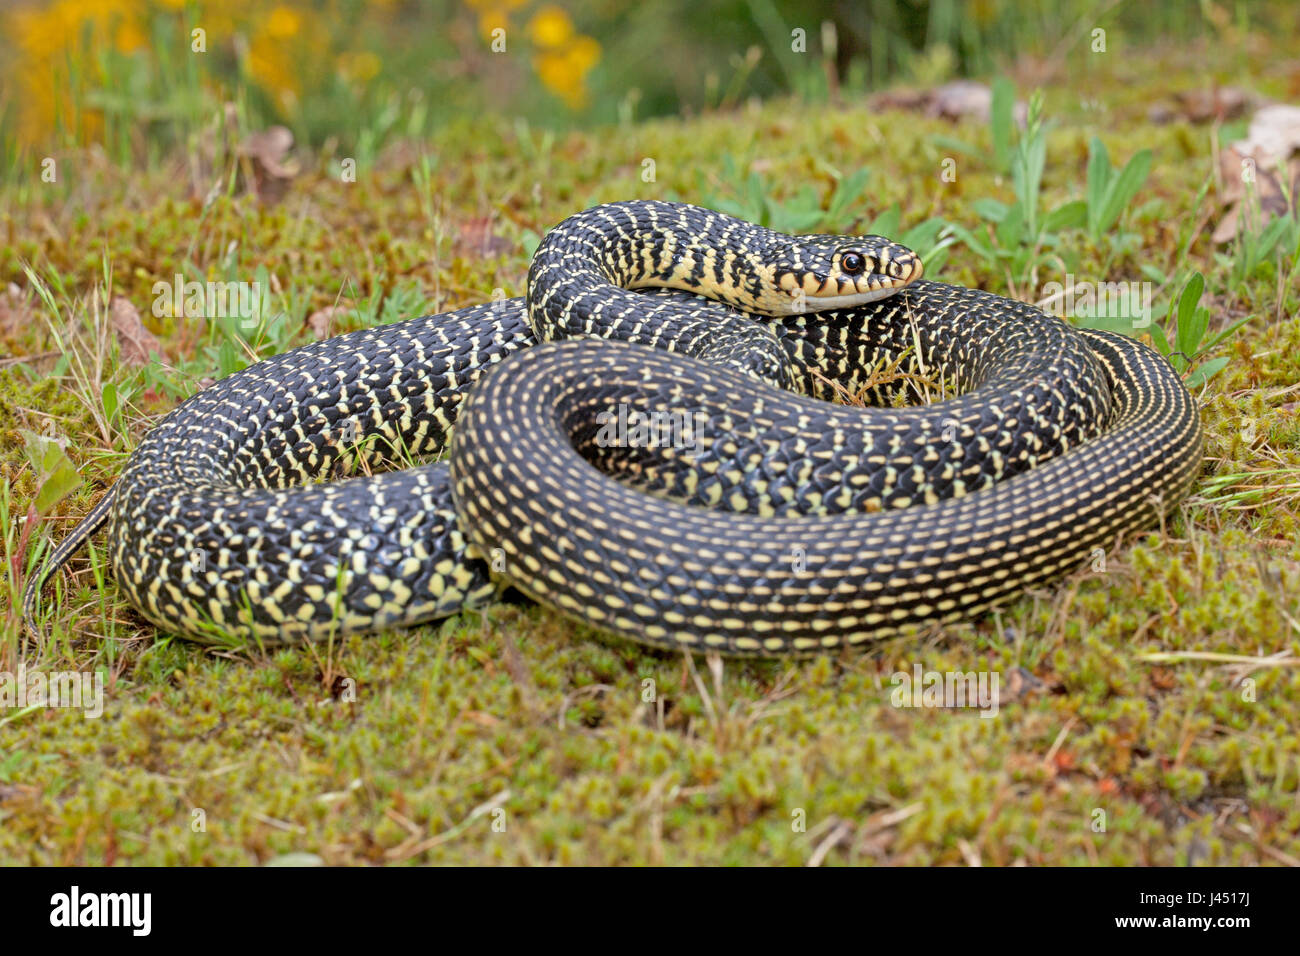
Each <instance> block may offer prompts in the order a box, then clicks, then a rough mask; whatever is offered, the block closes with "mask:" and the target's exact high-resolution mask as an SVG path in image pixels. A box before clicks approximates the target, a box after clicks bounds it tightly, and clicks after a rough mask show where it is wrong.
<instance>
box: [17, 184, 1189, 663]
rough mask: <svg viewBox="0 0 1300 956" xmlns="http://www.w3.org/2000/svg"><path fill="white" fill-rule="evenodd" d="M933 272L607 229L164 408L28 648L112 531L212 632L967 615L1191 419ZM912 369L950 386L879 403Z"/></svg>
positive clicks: (794, 246)
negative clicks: (428, 311)
mask: <svg viewBox="0 0 1300 956" xmlns="http://www.w3.org/2000/svg"><path fill="white" fill-rule="evenodd" d="M920 274H921V263H920V261H919V259H918V258H917V257H916V256H915V254H914V253H912V252H911V251H910V250H908V249H906V248H904V247H902V246H899V245H897V244H895V243H892V242H890V241H889V240H887V239H883V238H881V237H877V236H862V237H837V236H824V235H806V236H787V235H783V234H780V233H776V232H772V231H770V230H767V229H764V228H762V227H759V226H756V225H753V224H750V223H747V222H744V221H742V220H739V219H735V218H733V217H730V216H726V215H723V214H721V213H717V212H713V211H710V210H706V209H702V208H699V207H696V206H690V205H686V204H681V203H665V202H654V201H633V202H624V203H611V204H607V205H603V206H596V207H593V208H591V209H588V210H586V211H584V212H581V213H578V214H576V215H574V216H572V217H570V218H569V219H567V220H565V221H564V222H563V223H561V224H560V225H559V226H557V227H556V228H555V229H553V230H552V231H551V232H549V233H548V234H547V235H546V237H545V238H544V239H543V241H542V243H541V244H540V246H539V248H538V250H537V252H536V254H535V255H534V258H533V262H532V265H531V268H530V271H529V277H528V296H527V297H526V298H522V299H511V300H507V301H502V302H494V303H489V304H485V305H480V306H474V307H470V308H465V309H460V310H458V311H455V312H450V313H445V314H441V315H432V316H424V317H421V318H417V319H411V320H407V321H405V322H400V323H396V324H393V325H388V326H382V327H378V328H372V329H366V330H362V331H358V332H352V333H348V334H345V335H341V336H338V337H335V338H333V339H328V340H325V341H322V342H318V343H314V344H312V345H308V346H304V347H302V348H298V349H295V350H292V351H290V352H286V353H284V354H282V355H278V356H275V357H273V358H271V359H268V360H266V361H263V362H259V363H257V364H255V365H252V366H250V367H249V368H247V369H244V370H243V371H240V372H237V373H235V374H233V375H231V376H228V377H227V378H225V379H223V380H221V381H219V382H217V383H215V384H214V385H212V386H210V387H208V388H206V389H204V390H203V391H200V392H199V393H197V394H196V395H194V396H193V397H192V398H190V399H189V400H188V401H186V402H185V403H183V404H182V405H181V406H180V407H178V408H177V409H176V410H175V411H174V412H172V413H171V414H170V415H168V416H167V417H166V418H165V419H163V420H162V421H161V422H160V423H159V424H158V425H157V426H156V427H155V428H153V429H152V430H151V431H150V432H149V433H148V434H147V435H146V436H145V438H144V439H143V441H142V442H141V443H140V445H139V447H138V448H137V449H136V451H135V453H134V454H133V455H132V457H131V459H130V461H129V462H128V464H127V467H126V469H125V470H124V472H123V474H122V476H121V478H120V480H119V481H118V483H117V484H116V485H115V486H114V488H113V489H112V490H111V491H110V493H109V494H107V495H106V496H105V497H104V498H103V499H102V500H101V501H100V502H99V504H98V505H96V507H95V508H94V509H93V510H92V511H91V513H90V514H89V515H87V516H86V518H85V519H83V521H82V522H81V524H80V525H79V526H78V527H77V528H76V529H75V530H74V531H73V533H72V534H71V535H70V536H69V537H68V538H67V539H66V540H65V541H64V542H62V543H61V544H60V545H59V546H58V547H57V548H56V549H55V550H54V551H53V553H52V554H51V555H50V557H49V559H48V560H47V561H46V563H45V565H44V567H43V568H42V569H41V571H40V572H39V573H38V574H36V575H33V576H32V578H31V579H30V580H29V582H28V587H27V590H26V593H25V595H24V608H25V611H26V613H27V616H28V621H29V624H32V626H35V625H34V622H33V620H32V615H33V613H34V610H35V605H36V599H37V597H38V595H39V592H40V588H41V586H42V584H43V582H44V581H45V580H46V579H47V578H48V576H49V575H50V574H51V573H52V572H53V571H55V570H57V568H58V567H60V566H61V565H62V564H64V563H65V562H66V561H67V560H68V558H69V557H70V556H71V555H72V554H73V553H74V552H75V551H76V550H77V549H78V548H79V547H80V545H81V544H82V543H84V541H85V540H86V539H87V538H88V537H89V536H90V535H91V534H93V533H94V532H95V531H96V530H97V529H98V528H99V527H100V526H101V525H102V524H103V523H104V522H106V521H107V522H108V524H109V554H110V557H111V560H112V563H113V566H114V569H115V575H116V578H117V581H118V583H119V586H120V587H121V589H122V590H123V592H124V593H125V595H126V596H127V598H128V599H129V601H130V602H131V604H132V605H134V606H135V607H136V608H137V609H138V610H139V611H140V612H141V613H142V614H143V615H144V616H145V617H146V618H148V619H149V620H150V621H152V622H153V623H154V624H156V625H157V626H158V627H159V628H161V629H163V630H165V631H169V632H179V633H181V634H184V635H186V636H188V637H191V638H194V639H197V640H201V641H209V642H230V641H235V642H242V641H247V640H250V639H252V640H256V641H260V642H262V643H267V644H272V643H281V642H290V641H296V640H302V639H310V638H315V637H319V636H322V635H326V634H329V633H335V632H337V633H348V632H358V631H369V630H376V629H382V628H387V627H398V626H409V625H413V624H416V623H420V622H423V621H428V620H432V619H435V618H438V617H441V616H445V615H449V614H452V613H455V612H457V611H459V610H462V609H465V608H470V607H476V606H481V605H483V604H485V603H487V602H489V601H491V600H492V599H493V597H494V596H495V595H496V594H497V593H498V591H499V589H500V587H501V586H502V584H504V583H507V582H508V583H510V584H513V585H514V586H515V587H517V588H519V589H520V590H522V591H523V592H525V593H527V594H528V595H530V596H532V597H534V598H536V599H538V600H540V601H542V602H543V603H546V604H548V605H550V606H551V607H553V608H555V609H557V610H559V611H561V612H563V613H565V614H567V615H569V616H571V617H574V618H578V619H582V620H585V621H587V622H590V623H592V624H594V625H596V626H597V627H599V628H601V629H603V630H606V631H611V632H614V633H617V634H620V635H623V636H626V637H629V638H632V639H634V640H637V641H640V642H643V643H647V644H652V645H658V646H664V647H675V648H694V649H700V650H706V649H715V650H719V651H722V652H724V653H731V654H781V653H809V652H815V651H819V650H824V649H827V648H834V647H838V646H843V645H857V644H861V643H863V642H866V641H869V640H873V639H876V638H880V637H885V636H889V635H891V634H895V633H898V632H900V631H901V630H902V629H904V628H907V627H909V626H912V625H921V624H927V623H934V622H945V621H954V620H959V619H963V618H968V617H971V616H973V615H977V614H979V613H980V612H982V611H984V610H987V609H988V608H991V607H994V606H996V605H997V604H999V603H1001V602H1003V601H1006V600H1007V599H1009V598H1011V597H1013V596H1015V595H1016V594H1017V593H1019V592H1020V591H1022V590H1023V589H1024V588H1026V587H1029V586H1032V585H1034V584H1037V583H1041V582H1046V581H1050V580H1052V579H1054V578H1057V577H1059V576H1061V575H1063V574H1065V573H1067V572H1069V571H1071V570H1072V569H1074V568H1077V567H1078V566H1079V565H1080V564H1082V563H1083V562H1084V561H1086V560H1087V559H1088V558H1089V557H1090V556H1091V555H1092V554H1093V553H1094V551H1095V549H1097V548H1103V549H1104V548H1106V547H1109V546H1110V545H1111V544H1112V543H1113V542H1114V541H1115V540H1116V538H1117V537H1118V536H1120V535H1122V534H1123V533H1125V532H1128V531H1133V530H1138V529H1141V528H1143V527H1147V526H1149V525H1150V524H1152V523H1153V522H1155V521H1157V520H1158V519H1159V516H1160V515H1161V514H1163V513H1164V512H1165V511H1166V510H1168V509H1169V508H1170V507H1172V506H1173V505H1174V504H1175V503H1176V502H1178V501H1179V500H1181V498H1182V497H1184V496H1185V495H1186V494H1187V493H1188V491H1189V489H1190V487H1191V484H1192V482H1193V480H1194V478H1195V474H1196V472H1197V470H1198V468H1199V464H1200V459H1201V448H1202V437H1201V426H1200V418H1199V412H1198V409H1197V406H1196V403H1195V401H1194V400H1193V399H1192V397H1191V396H1190V395H1189V394H1188V392H1187V390H1186V389H1185V388H1184V387H1183V384H1182V382H1181V380H1180V379H1179V377H1178V375H1177V374H1176V373H1175V372H1174V370H1173V369H1172V368H1171V367H1170V365H1169V364H1168V363H1167V362H1166V361H1165V360H1164V359H1163V358H1162V357H1161V356H1160V355H1159V354H1158V353H1156V352H1154V351H1153V350H1151V349H1149V348H1147V347H1146V346H1144V345H1142V344H1140V343H1138V342H1136V341H1134V340H1132V339H1128V338H1125V337H1123V336H1119V335H1115V334H1112V333H1106V332H1100V331H1091V330H1079V329H1074V328H1072V327H1070V326H1068V325H1066V324H1065V323H1064V322H1062V321H1061V320H1059V319H1057V318H1055V317H1052V316H1048V315H1046V314H1044V313H1042V312H1041V311H1039V310H1037V309H1034V308H1032V307H1030V306H1027V305H1024V304H1022V303H1018V302H1014V301H1012V300H1008V299H1004V298H1001V297H998V296H995V295H991V294H988V293H983V292H979V291H975V290H970V289H965V288H961V287H957V286H951V285H945V284H942V283H938V282H931V281H924V280H921V279H920V278H919V276H920ZM883 367H889V368H892V369H894V370H895V374H894V375H893V376H890V375H881V374H880V370H881V369H882V368H883ZM489 370H490V374H488V373H489ZM908 376H913V377H914V376H923V377H925V378H926V379H927V380H928V381H930V382H934V383H938V384H939V385H941V386H942V387H943V389H944V390H945V391H946V392H947V393H952V397H947V398H944V399H943V400H941V401H937V402H934V403H931V404H924V405H918V406H911V407H898V399H899V396H900V394H901V391H902V388H903V386H902V385H900V382H905V381H906V380H907V378H908ZM841 389H847V390H849V391H855V392H856V391H863V392H864V393H865V394H866V395H867V396H868V397H870V398H871V399H872V400H873V405H872V406H871V407H856V406H849V405H843V404H833V403H831V402H828V401H826V399H828V398H831V397H833V396H834V394H835V393H836V391H838V390H841ZM453 426H455V427H454V429H453ZM448 450H449V451H450V454H449V455H448V456H447V457H448V458H449V461H441V460H439V461H432V462H428V463H424V464H417V465H413V466H412V461H413V460H414V459H422V458H427V457H431V456H434V455H440V454H443V453H446V452H448ZM404 465H405V466H408V467H402V466H404ZM395 466H396V467H397V470H381V471H379V473H373V474H371V473H369V472H370V471H373V470H375V469H392V468H394V467H395ZM358 467H360V468H362V469H363V470H365V471H367V472H368V473H367V474H365V475H361V476H356V477H342V476H343V475H346V474H352V473H355V471H356V470H357V468H358Z"/></svg>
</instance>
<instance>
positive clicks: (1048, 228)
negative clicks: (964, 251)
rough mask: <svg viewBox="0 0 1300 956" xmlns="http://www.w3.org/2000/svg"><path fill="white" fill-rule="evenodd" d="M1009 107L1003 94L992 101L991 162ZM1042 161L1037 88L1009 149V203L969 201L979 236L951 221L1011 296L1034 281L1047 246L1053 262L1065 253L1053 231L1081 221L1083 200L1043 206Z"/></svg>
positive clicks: (1044, 141)
mask: <svg viewBox="0 0 1300 956" xmlns="http://www.w3.org/2000/svg"><path fill="white" fill-rule="evenodd" d="M1011 111H1012V104H1011V103H1010V102H1007V101H1006V100H1005V98H1003V99H998V100H996V101H995V103H994V116H993V120H992V122H993V126H994V130H995V136H994V142H995V151H994V157H993V161H994V162H998V161H999V157H998V156H997V148H996V146H997V144H998V143H1000V141H1001V137H1002V135H1004V134H1003V133H998V132H997V131H998V130H1004V131H1005V130H1007V129H1011V128H1014V124H1013V123H1012V114H1011ZM1005 135H1009V134H1005ZM1046 162H1047V133H1046V125H1045V122H1044V117H1043V97H1042V92H1041V91H1037V92H1035V93H1034V95H1033V96H1032V97H1030V101H1029V113H1028V120H1027V122H1026V125H1025V130H1024V133H1023V134H1022V135H1021V136H1020V137H1019V139H1018V140H1017V141H1016V143H1015V146H1014V148H1012V149H1011V150H1010V170H1011V178H1012V191H1013V192H1014V194H1015V197H1016V200H1015V202H1013V203H1011V204H1007V203H1003V202H1000V201H999V200H996V199H990V198H986V199H980V200H977V201H976V202H974V203H973V204H972V207H973V208H974V209H975V212H976V213H977V214H979V216H980V218H982V219H983V220H985V223H986V226H985V227H984V231H983V234H982V235H981V234H980V233H977V232H975V231H973V230H970V229H967V228H966V227H964V226H961V225H958V224H955V223H954V224H953V226H952V231H953V234H954V235H955V236H956V237H957V238H958V239H960V240H961V241H962V242H963V243H965V244H966V245H967V246H968V247H970V249H971V250H972V251H973V252H975V254H976V255H978V256H979V257H980V258H981V259H984V260H985V261H986V262H988V263H989V264H990V265H991V266H994V267H996V268H1001V269H1002V270H1003V272H1004V273H1005V274H1006V278H1007V284H1008V285H1009V286H1010V287H1011V290H1012V294H1013V295H1014V294H1016V292H1017V290H1018V289H1019V288H1023V287H1025V286H1026V285H1033V284H1034V283H1035V282H1036V278H1037V274H1038V268H1039V266H1040V265H1041V264H1042V262H1043V261H1044V259H1045V258H1047V253H1048V251H1049V250H1052V251H1053V257H1054V258H1055V259H1056V260H1058V261H1059V260H1062V259H1065V258H1067V257H1069V256H1070V252H1069V250H1068V249H1067V248H1066V247H1065V246H1064V245H1063V244H1062V242H1061V240H1060V236H1059V233H1061V232H1062V231H1064V230H1067V229H1075V228H1078V227H1080V226H1082V225H1083V224H1084V222H1085V221H1086V215H1087V210H1086V204H1085V203H1084V202H1083V201H1081V200H1070V201H1068V202H1064V203H1062V204H1061V205H1059V206H1056V207H1055V208H1053V209H1051V210H1050V211H1047V212H1044V211H1043V209H1042V202H1041V200H1042V197H1041V192H1042V182H1043V168H1044V166H1045V165H1046Z"/></svg>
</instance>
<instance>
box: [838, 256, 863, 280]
mask: <svg viewBox="0 0 1300 956" xmlns="http://www.w3.org/2000/svg"><path fill="white" fill-rule="evenodd" d="M866 268H867V260H866V259H864V258H863V257H862V254H861V253H860V252H846V253H844V255H842V256H840V270H841V271H842V272H843V273H844V274H845V275H850V276H857V275H862V273H863V271H864V270H865V269H866Z"/></svg>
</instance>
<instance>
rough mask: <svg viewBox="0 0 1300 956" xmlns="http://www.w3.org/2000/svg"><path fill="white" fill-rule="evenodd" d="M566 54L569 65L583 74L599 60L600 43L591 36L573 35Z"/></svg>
mask: <svg viewBox="0 0 1300 956" xmlns="http://www.w3.org/2000/svg"><path fill="white" fill-rule="evenodd" d="M567 55H568V57H569V63H570V65H571V66H572V67H573V68H574V69H575V70H578V71H580V72H581V73H582V74H583V75H584V76H585V75H586V74H587V73H588V72H590V70H591V68H592V67H593V66H595V65H596V64H597V63H599V62H600V44H599V43H597V42H596V40H594V39H593V38H592V37H588V36H579V37H574V38H573V43H572V44H570V46H569V50H568V54H567Z"/></svg>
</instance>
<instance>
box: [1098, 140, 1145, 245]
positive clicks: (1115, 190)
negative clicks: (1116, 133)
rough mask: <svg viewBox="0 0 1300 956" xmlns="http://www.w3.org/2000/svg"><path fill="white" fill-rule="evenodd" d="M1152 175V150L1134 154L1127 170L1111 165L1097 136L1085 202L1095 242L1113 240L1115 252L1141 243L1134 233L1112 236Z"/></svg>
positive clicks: (1108, 156) (1125, 167)
mask: <svg viewBox="0 0 1300 956" xmlns="http://www.w3.org/2000/svg"><path fill="white" fill-rule="evenodd" d="M1150 172H1151V150H1149V149H1142V150H1138V152H1136V153H1134V154H1133V155H1132V156H1131V157H1130V158H1129V161H1128V162H1127V163H1126V164H1125V165H1124V168H1123V169H1116V168H1114V167H1112V166H1111V164H1110V154H1109V153H1107V151H1106V144H1105V143H1103V142H1102V141H1101V140H1100V139H1098V138H1097V137H1096V136H1094V137H1093V138H1092V142H1091V143H1089V145H1088V182H1087V189H1086V195H1085V199H1086V202H1087V213H1086V216H1085V219H1086V222H1087V226H1088V237H1089V238H1090V239H1092V241H1093V242H1095V243H1100V242H1101V241H1102V240H1103V239H1107V240H1109V242H1110V244H1111V249H1112V251H1117V250H1118V249H1120V248H1122V247H1125V246H1127V245H1128V244H1131V243H1135V242H1137V241H1139V237H1138V236H1137V235H1134V234H1123V235H1120V236H1112V235H1111V230H1112V229H1114V228H1115V226H1116V224H1117V223H1118V222H1119V220H1120V216H1121V215H1123V213H1124V210H1125V209H1127V208H1128V206H1129V203H1131V202H1132V201H1133V197H1135V196H1136V195H1137V193H1138V190H1139V189H1141V188H1142V185H1143V183H1145V182H1146V180H1147V174H1148V173H1150Z"/></svg>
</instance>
